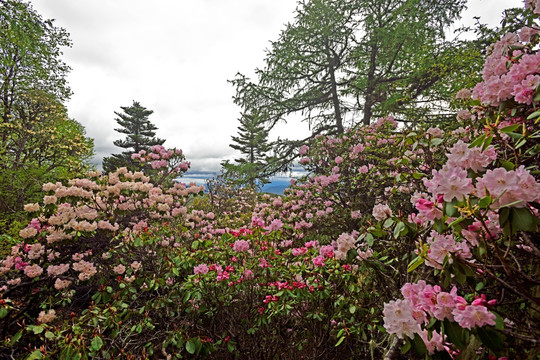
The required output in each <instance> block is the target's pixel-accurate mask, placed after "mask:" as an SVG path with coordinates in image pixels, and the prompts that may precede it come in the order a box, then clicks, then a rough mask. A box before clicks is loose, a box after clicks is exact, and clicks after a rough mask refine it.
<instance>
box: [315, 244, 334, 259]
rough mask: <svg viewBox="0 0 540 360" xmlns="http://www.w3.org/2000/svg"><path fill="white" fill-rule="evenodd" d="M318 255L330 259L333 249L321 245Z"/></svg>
mask: <svg viewBox="0 0 540 360" xmlns="http://www.w3.org/2000/svg"><path fill="white" fill-rule="evenodd" d="M319 254H320V255H321V256H324V257H327V258H332V257H334V247H333V246H331V245H323V246H321V247H320V248H319Z"/></svg>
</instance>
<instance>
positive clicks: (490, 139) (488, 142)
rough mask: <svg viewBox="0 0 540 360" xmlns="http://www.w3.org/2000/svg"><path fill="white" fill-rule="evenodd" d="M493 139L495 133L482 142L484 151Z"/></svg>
mask: <svg viewBox="0 0 540 360" xmlns="http://www.w3.org/2000/svg"><path fill="white" fill-rule="evenodd" d="M492 141H493V134H490V135H489V136H488V137H487V138H486V141H484V143H483V144H482V151H484V150H486V149H487V147H488V146H489V145H491V142H492Z"/></svg>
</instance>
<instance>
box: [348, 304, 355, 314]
mask: <svg viewBox="0 0 540 360" xmlns="http://www.w3.org/2000/svg"><path fill="white" fill-rule="evenodd" d="M349 312H350V313H351V314H354V313H355V312H356V306H355V305H351V306H349Z"/></svg>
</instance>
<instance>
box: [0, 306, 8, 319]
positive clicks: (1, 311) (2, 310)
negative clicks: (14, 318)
mask: <svg viewBox="0 0 540 360" xmlns="http://www.w3.org/2000/svg"><path fill="white" fill-rule="evenodd" d="M7 313H8V310H7V309H6V308H5V307H2V308H0V319H2V318H4V317H6V315H7Z"/></svg>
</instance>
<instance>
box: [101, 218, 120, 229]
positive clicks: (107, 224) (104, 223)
mask: <svg viewBox="0 0 540 360" xmlns="http://www.w3.org/2000/svg"><path fill="white" fill-rule="evenodd" d="M97 228H98V229H100V230H109V231H118V229H119V228H120V225H118V223H115V224H114V225H112V224H111V223H110V222H109V220H99V221H98V223H97Z"/></svg>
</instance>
